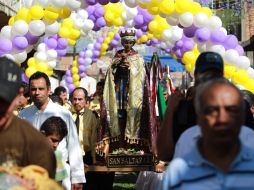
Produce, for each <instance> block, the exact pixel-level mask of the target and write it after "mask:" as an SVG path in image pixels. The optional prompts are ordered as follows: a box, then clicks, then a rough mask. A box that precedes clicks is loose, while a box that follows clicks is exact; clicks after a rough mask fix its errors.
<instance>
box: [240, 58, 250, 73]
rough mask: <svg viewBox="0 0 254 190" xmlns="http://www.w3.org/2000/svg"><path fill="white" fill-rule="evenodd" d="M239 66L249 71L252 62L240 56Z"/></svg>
mask: <svg viewBox="0 0 254 190" xmlns="http://www.w3.org/2000/svg"><path fill="white" fill-rule="evenodd" d="M237 66H238V67H239V68H241V69H246V70H247V69H248V68H249V67H250V60H249V58H248V57H246V56H239V58H238V63H237Z"/></svg>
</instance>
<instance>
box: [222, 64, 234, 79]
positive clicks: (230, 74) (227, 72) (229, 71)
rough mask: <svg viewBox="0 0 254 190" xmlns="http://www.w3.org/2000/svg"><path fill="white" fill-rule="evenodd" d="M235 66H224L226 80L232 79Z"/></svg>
mask: <svg viewBox="0 0 254 190" xmlns="http://www.w3.org/2000/svg"><path fill="white" fill-rule="evenodd" d="M235 71H236V69H235V66H234V65H230V64H224V76H225V77H226V78H232V77H233V76H234V74H235Z"/></svg>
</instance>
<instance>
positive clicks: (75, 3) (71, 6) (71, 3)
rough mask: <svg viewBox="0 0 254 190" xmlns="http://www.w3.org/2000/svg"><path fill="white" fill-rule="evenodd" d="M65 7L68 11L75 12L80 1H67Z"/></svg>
mask: <svg viewBox="0 0 254 190" xmlns="http://www.w3.org/2000/svg"><path fill="white" fill-rule="evenodd" d="M66 6H67V7H68V8H69V9H71V10H73V11H75V10H77V9H78V8H80V6H81V2H80V1H76V0H67V1H66Z"/></svg>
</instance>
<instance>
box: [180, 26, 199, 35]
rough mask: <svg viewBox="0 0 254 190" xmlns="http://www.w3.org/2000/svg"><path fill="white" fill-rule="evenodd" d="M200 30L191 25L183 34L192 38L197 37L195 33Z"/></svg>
mask: <svg viewBox="0 0 254 190" xmlns="http://www.w3.org/2000/svg"><path fill="white" fill-rule="evenodd" d="M197 29H198V28H197V27H196V26H194V25H191V26H190V27H187V28H184V29H183V33H184V35H185V36H186V37H189V38H192V37H194V35H195V32H196V30H197Z"/></svg>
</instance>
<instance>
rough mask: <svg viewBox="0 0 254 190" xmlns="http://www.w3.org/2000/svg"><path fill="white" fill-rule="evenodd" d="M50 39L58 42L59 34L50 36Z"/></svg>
mask: <svg viewBox="0 0 254 190" xmlns="http://www.w3.org/2000/svg"><path fill="white" fill-rule="evenodd" d="M50 38H54V39H55V40H57V39H58V38H59V36H58V35H57V34H54V35H52V36H50Z"/></svg>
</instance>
